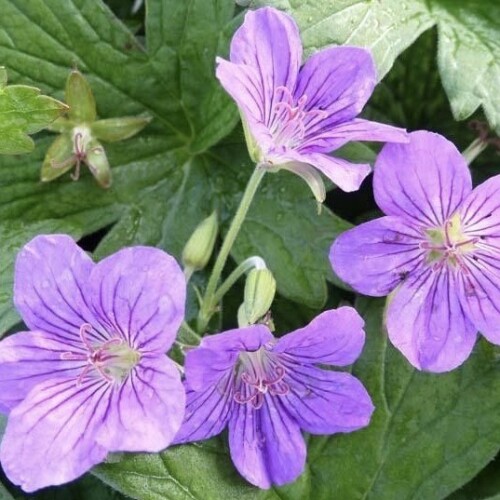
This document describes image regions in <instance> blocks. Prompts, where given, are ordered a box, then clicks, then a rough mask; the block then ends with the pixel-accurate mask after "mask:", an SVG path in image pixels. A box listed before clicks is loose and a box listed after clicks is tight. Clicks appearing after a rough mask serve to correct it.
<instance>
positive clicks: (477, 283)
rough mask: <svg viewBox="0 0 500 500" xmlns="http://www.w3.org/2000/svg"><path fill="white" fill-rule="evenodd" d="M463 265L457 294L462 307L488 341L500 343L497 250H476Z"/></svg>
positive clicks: (499, 280) (498, 264) (499, 274)
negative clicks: (464, 268)
mask: <svg viewBox="0 0 500 500" xmlns="http://www.w3.org/2000/svg"><path fill="white" fill-rule="evenodd" d="M465 265H466V267H467V272H465V273H461V274H460V277H459V286H460V287H459V290H458V291H457V293H459V294H460V299H461V303H462V305H463V308H464V310H465V311H466V314H467V316H468V317H469V319H470V320H471V321H472V323H474V326H475V327H476V328H477V329H478V330H479V331H480V332H481V333H482V334H483V335H484V336H485V337H486V338H487V339H488V340H489V341H490V342H492V343H493V344H500V291H499V288H498V286H499V283H500V250H498V249H496V248H493V247H490V248H480V249H478V250H476V251H474V253H473V254H469V255H467V256H466V264H465Z"/></svg>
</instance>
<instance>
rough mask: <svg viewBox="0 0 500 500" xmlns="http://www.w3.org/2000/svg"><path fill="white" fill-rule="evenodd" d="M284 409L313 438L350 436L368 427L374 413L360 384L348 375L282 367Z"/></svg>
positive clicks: (287, 364)
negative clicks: (316, 435) (344, 434)
mask: <svg viewBox="0 0 500 500" xmlns="http://www.w3.org/2000/svg"><path fill="white" fill-rule="evenodd" d="M285 367H286V368H288V370H287V371H288V373H287V375H286V376H285V378H284V380H285V381H286V383H287V384H288V386H289V387H290V392H289V393H288V394H287V395H286V396H284V399H285V400H286V408H287V411H288V413H289V414H290V415H292V416H293V418H294V419H295V420H296V421H297V422H298V424H299V425H300V427H301V428H302V429H303V430H305V431H306V432H310V433H312V434H333V433H336V432H352V431H355V430H358V429H361V428H362V427H366V426H367V425H368V424H369V423H370V418H371V415H372V413H373V410H374V406H373V403H372V400H371V398H370V396H369V394H368V392H367V391H366V389H365V387H364V386H363V384H362V383H361V382H360V381H359V380H358V379H357V378H356V377H354V376H352V375H351V374H350V373H342V372H333V371H327V370H322V369H320V368H316V367H313V366H301V365H300V364H296V363H285Z"/></svg>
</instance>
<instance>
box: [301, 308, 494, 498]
mask: <svg viewBox="0 0 500 500" xmlns="http://www.w3.org/2000/svg"><path fill="white" fill-rule="evenodd" d="M358 306H359V307H358V309H359V310H360V312H361V313H362V315H363V316H364V317H365V320H366V330H367V343H366V346H365V348H364V351H363V355H362V357H361V358H360V360H359V361H358V362H357V363H356V364H355V365H354V369H353V373H354V375H356V376H357V377H358V378H360V379H361V380H362V381H363V382H364V383H365V385H366V387H367V389H368V391H369V393H370V394H371V396H372V398H373V401H374V403H375V406H376V411H375V413H374V416H373V418H372V422H371V424H370V426H369V427H368V428H366V429H364V430H362V431H360V432H356V433H353V434H350V435H344V436H334V437H331V438H327V437H325V438H319V439H313V440H311V446H310V448H309V463H310V469H311V474H312V476H313V477H314V479H315V481H313V485H315V487H316V490H315V491H314V490H313V491H314V498H315V500H316V499H325V500H327V499H330V498H360V499H361V498H363V499H368V498H371V499H386V498H397V499H401V500H403V499H410V498H412V499H414V498H425V499H426V500H433V499H436V500H440V499H442V498H444V497H446V496H447V495H449V494H450V493H452V492H453V491H454V490H456V489H457V488H458V487H460V486H461V485H463V484H464V483H465V482H467V481H468V480H469V479H471V478H472V477H473V476H474V475H475V474H476V473H477V472H478V471H479V470H481V469H482V468H483V467H484V466H485V465H486V464H487V463H488V462H489V461H490V460H491V459H492V458H493V457H494V456H495V454H496V452H497V451H498V449H499V448H500V412H499V408H500V363H499V361H498V352H495V350H494V348H492V346H491V345H488V344H487V343H486V342H480V343H479V344H478V345H477V346H476V349H475V352H474V354H473V356H472V357H471V358H470V359H469V360H468V361H467V362H466V363H465V364H464V365H463V366H462V367H460V368H458V369H457V370H455V371H453V372H451V373H448V374H440V375H437V374H428V373H422V372H418V371H416V370H414V369H413V368H412V367H411V366H410V365H409V364H408V362H407V361H406V360H405V359H404V358H403V357H402V356H401V354H399V352H398V351H396V350H395V349H394V348H393V347H392V346H391V345H390V344H389V342H388V340H387V337H386V333H385V332H384V331H383V329H382V328H381V323H382V310H383V306H384V302H383V300H373V299H372V300H368V299H362V300H360V301H359V303H358ZM325 485H328V487H326V486H325Z"/></svg>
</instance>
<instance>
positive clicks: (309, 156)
mask: <svg viewBox="0 0 500 500" xmlns="http://www.w3.org/2000/svg"><path fill="white" fill-rule="evenodd" d="M271 159H272V161H273V162H274V163H276V165H280V164H283V163H288V162H294V161H296V162H299V163H306V164H309V165H311V166H313V167H315V168H316V169H318V170H319V171H320V172H321V173H322V174H323V175H325V176H326V177H328V178H329V179H330V180H331V181H332V182H333V183H334V184H336V185H337V186H338V187H339V188H340V189H342V191H346V192H351V191H356V190H358V189H359V187H360V186H361V183H362V182H363V181H364V180H365V178H366V176H367V175H368V174H369V173H370V172H371V168H370V165H367V164H363V163H351V162H348V161H346V160H342V159H340V158H334V157H333V156H328V155H325V154H322V153H304V152H299V151H290V150H289V151H287V152H286V153H284V156H283V157H280V156H279V155H278V156H275V157H274V158H271ZM288 170H292V169H291V168H288Z"/></svg>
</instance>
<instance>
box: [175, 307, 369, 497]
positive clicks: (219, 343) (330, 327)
mask: <svg viewBox="0 0 500 500" xmlns="http://www.w3.org/2000/svg"><path fill="white" fill-rule="evenodd" d="M363 326H364V322H363V320H362V319H361V317H360V316H359V315H358V313H357V312H356V311H355V310H354V309H353V308H351V307H341V308H339V309H337V310H331V311H327V312H324V313H323V314H321V315H319V316H318V317H317V318H315V319H314V320H313V321H312V322H311V323H310V324H309V325H308V326H306V327H305V328H302V329H300V330H296V331H295V332H292V333H290V334H288V335H285V336H284V337H282V338H281V339H278V340H277V339H275V338H274V337H273V335H272V334H271V332H270V331H269V330H268V328H267V327H265V326H264V325H253V326H249V327H245V328H238V329H236V330H231V331H228V332H224V333H221V334H219V335H213V336H210V337H205V338H204V339H203V340H202V341H201V344H200V347H199V348H197V349H194V350H192V351H189V352H188V353H187V356H186V363H185V369H186V388H187V406H186V420H185V421H184V423H183V425H182V427H181V430H180V431H179V434H178V435H177V437H176V438H175V442H177V443H181V442H187V441H197V440H200V439H207V438H209V437H212V436H215V435H216V434H219V433H220V432H221V431H222V430H223V429H224V428H225V427H226V426H228V427H229V447H230V450H231V457H232V460H233V462H234V464H235V466H236V468H237V469H238V471H239V472H240V473H241V474H242V475H243V476H244V477H245V478H246V479H247V480H248V481H249V482H251V483H252V484H254V485H256V486H259V487H260V488H269V487H270V486H271V485H273V484H274V485H281V484H285V483H288V482H290V481H293V480H294V479H296V478H297V476H299V475H300V473H301V472H302V471H303V470H304V466H305V460H306V446H305V443H304V439H303V438H302V434H301V431H300V430H301V429H303V430H304V431H306V432H310V433H312V434H333V433H335V432H351V431H354V430H356V429H359V428H361V427H364V426H366V425H368V423H369V421H370V417H371V414H372V412H373V405H372V402H371V399H370V396H369V395H368V393H367V392H366V390H365V388H364V387H363V385H362V384H361V382H360V381H359V380H358V379H356V378H355V377H353V376H352V375H350V374H349V373H345V372H333V371H329V370H325V369H322V368H319V367H317V366H316V364H318V363H321V364H326V365H338V366H345V365H349V364H351V363H353V362H354V361H355V360H356V359H357V357H358V356H359V354H360V352H361V349H362V348H363V344H364V339H365V334H364V331H363Z"/></svg>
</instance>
